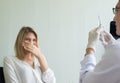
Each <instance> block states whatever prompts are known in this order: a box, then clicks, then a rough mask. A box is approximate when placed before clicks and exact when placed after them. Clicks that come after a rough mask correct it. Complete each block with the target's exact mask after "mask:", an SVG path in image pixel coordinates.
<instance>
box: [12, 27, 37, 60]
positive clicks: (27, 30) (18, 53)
mask: <svg viewBox="0 0 120 83" xmlns="http://www.w3.org/2000/svg"><path fill="white" fill-rule="evenodd" d="M28 33H33V34H34V35H35V37H36V40H37V44H38V36H37V33H36V32H35V31H34V30H33V29H32V28H31V27H28V26H27V27H25V26H24V27H22V28H21V29H20V31H19V33H18V35H17V38H16V42H15V46H14V49H15V53H16V57H18V58H23V56H24V55H25V52H24V48H23V46H22V42H23V39H24V37H25V35H26V34H28Z"/></svg>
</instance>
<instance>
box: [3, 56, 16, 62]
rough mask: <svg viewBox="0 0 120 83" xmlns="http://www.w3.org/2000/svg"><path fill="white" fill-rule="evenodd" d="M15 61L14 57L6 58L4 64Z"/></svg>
mask: <svg viewBox="0 0 120 83" xmlns="http://www.w3.org/2000/svg"><path fill="white" fill-rule="evenodd" d="M15 59H16V56H6V57H5V58H4V62H11V61H13V60H15Z"/></svg>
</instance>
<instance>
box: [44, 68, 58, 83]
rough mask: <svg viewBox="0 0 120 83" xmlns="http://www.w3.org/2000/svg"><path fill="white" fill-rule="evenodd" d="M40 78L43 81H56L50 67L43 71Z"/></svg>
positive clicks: (48, 82)
mask: <svg viewBox="0 0 120 83" xmlns="http://www.w3.org/2000/svg"><path fill="white" fill-rule="evenodd" d="M42 79H43V81H44V82H45V83H56V78H55V75H54V72H53V71H52V70H51V69H50V68H48V69H47V70H46V71H45V72H43V75H42Z"/></svg>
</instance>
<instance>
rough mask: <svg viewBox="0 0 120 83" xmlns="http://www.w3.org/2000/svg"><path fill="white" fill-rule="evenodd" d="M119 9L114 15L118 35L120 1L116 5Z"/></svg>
mask: <svg viewBox="0 0 120 83" xmlns="http://www.w3.org/2000/svg"><path fill="white" fill-rule="evenodd" d="M116 8H117V11H116V14H115V16H114V21H115V22H116V33H117V35H120V2H118V3H117V5H116Z"/></svg>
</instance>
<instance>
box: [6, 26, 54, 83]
mask: <svg viewBox="0 0 120 83" xmlns="http://www.w3.org/2000/svg"><path fill="white" fill-rule="evenodd" d="M15 53H16V56H9V57H5V58H4V76H5V82H6V83H56V78H55V76H54V72H53V71H52V70H51V69H50V68H49V67H48V64H47V61H46V59H45V56H44V55H43V54H42V53H41V50H40V48H39V45H38V36H37V33H36V32H35V31H34V30H33V29H32V28H31V27H22V28H21V30H20V31H19V33H18V36H17V39H16V42H15Z"/></svg>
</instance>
